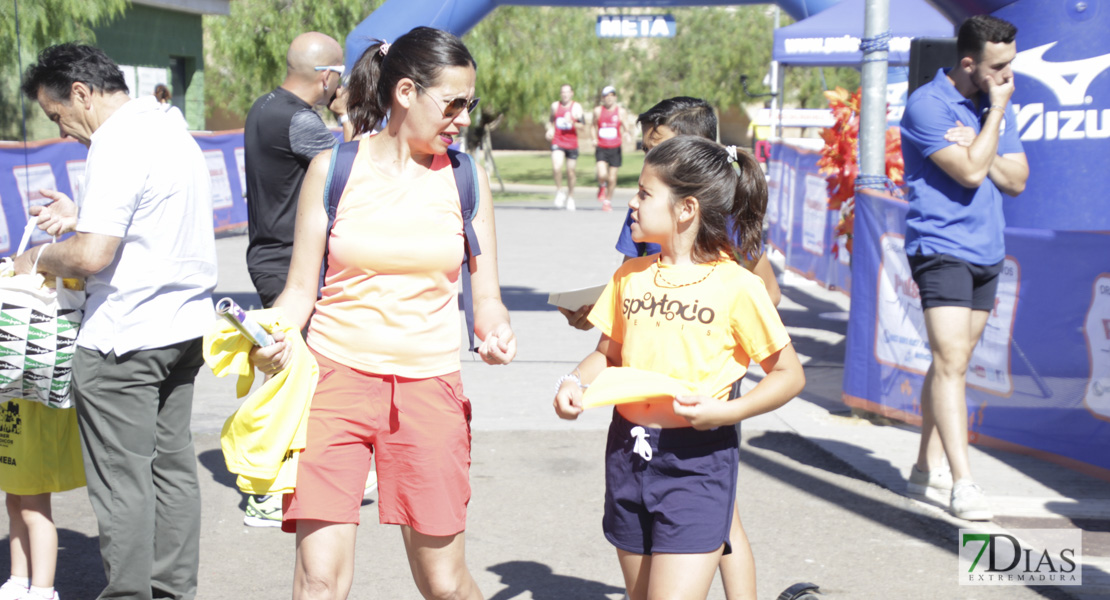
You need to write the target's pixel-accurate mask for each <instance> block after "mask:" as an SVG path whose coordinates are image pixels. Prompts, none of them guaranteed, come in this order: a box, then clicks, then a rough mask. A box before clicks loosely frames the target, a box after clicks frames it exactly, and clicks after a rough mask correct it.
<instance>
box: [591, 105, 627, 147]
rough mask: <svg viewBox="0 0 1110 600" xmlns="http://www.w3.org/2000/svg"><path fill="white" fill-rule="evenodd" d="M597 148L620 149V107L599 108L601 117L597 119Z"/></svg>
mask: <svg viewBox="0 0 1110 600" xmlns="http://www.w3.org/2000/svg"><path fill="white" fill-rule="evenodd" d="M597 146H598V148H620V147H621V112H620V107H617V106H614V107H613V108H611V109H610V108H605V107H604V106H602V107H601V116H600V117H598V119H597Z"/></svg>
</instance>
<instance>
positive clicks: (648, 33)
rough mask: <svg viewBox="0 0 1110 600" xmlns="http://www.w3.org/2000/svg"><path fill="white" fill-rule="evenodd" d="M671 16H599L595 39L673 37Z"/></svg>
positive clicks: (673, 30) (672, 17) (673, 27)
mask: <svg viewBox="0 0 1110 600" xmlns="http://www.w3.org/2000/svg"><path fill="white" fill-rule="evenodd" d="M674 32H675V22H674V16H673V15H601V16H599V17H598V18H597V37H599V38H628V37H674Z"/></svg>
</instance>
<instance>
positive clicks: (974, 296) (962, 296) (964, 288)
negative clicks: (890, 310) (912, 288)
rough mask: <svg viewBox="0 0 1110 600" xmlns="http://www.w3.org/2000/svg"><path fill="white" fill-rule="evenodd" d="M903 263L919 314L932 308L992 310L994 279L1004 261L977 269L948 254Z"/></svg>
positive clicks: (917, 257) (915, 256) (911, 258)
mask: <svg viewBox="0 0 1110 600" xmlns="http://www.w3.org/2000/svg"><path fill="white" fill-rule="evenodd" d="M906 259H907V260H908V261H909V263H910V272H911V273H912V274H913V280H914V283H916V284H917V289H918V291H919V292H920V293H921V309H922V310H928V309H930V308H933V307H934V306H962V307H964V308H970V309H971V310H985V311H990V310H993V309H994V298H995V295H996V294H997V293H998V275H999V274H1000V273H1002V263H1003V262H1005V259H1003V260H1000V261H998V262H997V263H995V264H993V265H977V264H974V263H969V262H967V261H966V260H963V259H959V258H956V257H955V256H951V255H949V254H913V255H909V256H906Z"/></svg>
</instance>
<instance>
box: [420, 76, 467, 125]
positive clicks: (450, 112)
mask: <svg viewBox="0 0 1110 600" xmlns="http://www.w3.org/2000/svg"><path fill="white" fill-rule="evenodd" d="M413 83H415V84H416V87H418V88H420V89H422V90H424V93H425V94H428V95H429V96H431V97H432V98H434V99H436V100H438V101H439V102H442V103H444V104H446V106H445V107H444V108H443V118H444V119H454V118H455V117H457V116H459V113H461V112H462V111H463V110H466V112H467V113H472V112H474V109H475V108H477V107H478V101H479V100H481V98H470V99H467V98H464V97H462V96H459V97H458V98H452V99H451V100H449V101H448V100H444V99H443V98H440V97H439V96H436V95H435V94H433V93H431V92H429V91H428V88H426V87H424V86H422V85H420V84H419V83H416V82H415V81H414V82H413Z"/></svg>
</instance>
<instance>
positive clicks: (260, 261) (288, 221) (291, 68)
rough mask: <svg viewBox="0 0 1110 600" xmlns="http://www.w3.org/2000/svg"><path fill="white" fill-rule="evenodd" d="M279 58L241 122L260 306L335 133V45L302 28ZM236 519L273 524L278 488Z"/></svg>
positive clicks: (273, 293)
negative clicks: (330, 116) (311, 166)
mask: <svg viewBox="0 0 1110 600" xmlns="http://www.w3.org/2000/svg"><path fill="white" fill-rule="evenodd" d="M285 64H286V71H285V81H283V82H282V84H281V85H280V86H279V87H277V88H275V89H274V91H272V92H269V93H267V94H265V95H263V96H262V97H261V98H259V99H258V100H255V101H254V106H252V107H251V110H250V112H249V113H247V124H246V126H245V127H244V130H243V145H244V153H245V154H246V165H245V170H246V175H247V225H248V230H249V232H250V242H249V244H248V245H247V271H248V272H250V275H251V281H253V282H254V288H255V289H256V290H258V296H259V297H260V298H261V299H262V306H263V307H264V308H270V307H271V306H272V305H273V304H274V300H277V297H278V295H279V294H281V291H282V290H283V289H285V277H286V275H287V273H288V271H289V260H290V259H291V258H292V256H293V225H294V222H295V221H296V218H297V198H298V197H299V196H300V194H301V181H303V180H304V174H305V172H306V171H308V163H310V162H312V159H313V158H315V156H316V155H317V154H319V153H320V152H322V151H324V150H327V149H329V148H331V147H332V146H334V145H335V136H334V135H332V132H331V131H330V130H329V129H328V127H327V126H326V125H324V121H323V119H321V118H320V115H319V114H318V113H317V112H316V110H315V109H316V107H317V106H327V105H328V104H329V103H330V102H331V101H332V98H334V97H335V93H336V90H337V89H338V88H339V86H340V78H341V76H342V75H343V48H342V47H341V46H340V45H339V42H337V41H335V40H334V39H333V38H331V37H329V36H326V35H324V34H322V33H316V32H309V33H302V34H301V35H299V36H297V37H296V38H295V39H294V40H293V43H292V44H290V45H289V52H288V53H287V54H286V56H285ZM243 523H244V524H245V525H250V526H252V527H281V496H276V495H273V496H250V497H248V498H247V509H246V515H245V516H244V517H243Z"/></svg>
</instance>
